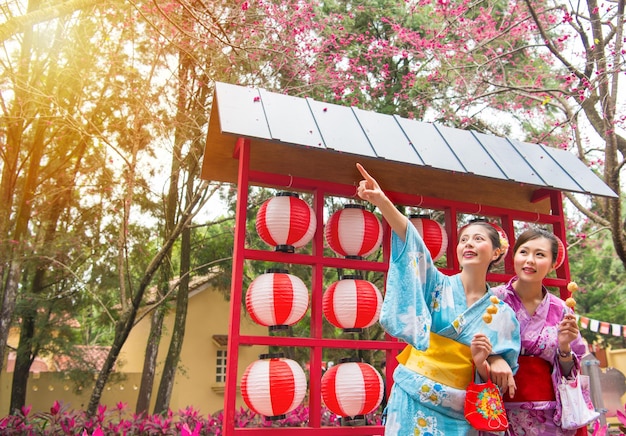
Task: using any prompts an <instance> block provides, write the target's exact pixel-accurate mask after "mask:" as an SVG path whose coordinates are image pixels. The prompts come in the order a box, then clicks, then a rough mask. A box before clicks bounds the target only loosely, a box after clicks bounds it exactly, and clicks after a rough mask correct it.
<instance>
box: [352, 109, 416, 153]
mask: <svg viewBox="0 0 626 436" xmlns="http://www.w3.org/2000/svg"><path fill="white" fill-rule="evenodd" d="M353 111H354V115H355V116H356V117H357V119H358V120H359V123H360V124H361V127H362V128H363V131H364V132H365V134H366V135H367V137H368V138H369V141H370V143H371V144H372V147H373V148H374V151H375V152H376V155H377V156H378V157H382V158H385V159H389V160H395V161H398V162H406V163H410V164H414V165H424V162H423V161H422V159H420V157H419V156H418V154H417V153H416V152H415V149H414V148H413V146H412V145H411V143H410V142H409V139H408V138H407V137H406V135H405V134H404V132H403V131H402V129H401V128H400V126H399V125H398V123H397V122H396V120H395V118H394V117H393V116H391V115H386V114H379V113H376V112H373V111H364V110H363V109H358V108H353Z"/></svg>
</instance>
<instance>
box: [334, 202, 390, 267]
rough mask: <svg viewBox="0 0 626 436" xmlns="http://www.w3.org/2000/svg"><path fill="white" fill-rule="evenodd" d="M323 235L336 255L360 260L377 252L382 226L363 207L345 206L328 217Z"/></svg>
mask: <svg viewBox="0 0 626 436" xmlns="http://www.w3.org/2000/svg"><path fill="white" fill-rule="evenodd" d="M324 235H325V237H326V242H327V243H328V246H329V247H330V249H331V250H333V251H334V252H335V253H336V254H338V255H339V256H344V257H348V258H359V259H360V258H364V257H367V256H369V255H370V254H372V253H373V252H375V251H376V250H378V248H379V247H380V244H381V243H382V240H383V226H382V224H381V223H380V220H379V219H378V217H376V215H374V214H373V213H372V212H370V211H368V210H365V206H363V205H360V204H347V205H346V206H344V208H343V209H341V210H339V211H337V212H335V213H333V214H332V215H331V216H330V218H329V219H328V222H327V223H326V229H325V231H324Z"/></svg>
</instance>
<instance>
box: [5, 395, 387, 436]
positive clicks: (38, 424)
mask: <svg viewBox="0 0 626 436" xmlns="http://www.w3.org/2000/svg"><path fill="white" fill-rule="evenodd" d="M367 418H368V424H379V423H380V419H379V417H378V416H377V415H372V416H370V415H368V417H367ZM308 419H309V408H308V407H306V406H300V407H298V408H296V409H295V410H293V411H292V412H291V413H289V414H288V415H287V416H286V417H285V419H282V420H269V419H266V418H264V417H262V416H260V415H258V414H256V413H254V412H252V411H251V410H248V409H244V408H241V409H240V410H239V411H237V413H236V415H235V426H236V427H239V428H243V427H305V426H307V425H308ZM223 421H224V414H223V412H219V413H216V414H214V415H209V416H207V417H204V416H202V415H201V414H200V413H199V412H198V411H197V410H195V409H194V408H193V407H187V408H186V409H184V410H179V411H178V413H177V414H174V413H173V412H172V411H171V410H170V411H168V412H167V413H165V414H155V415H147V414H140V415H137V414H130V413H129V412H128V411H127V410H126V404H125V403H121V402H120V403H118V404H117V405H116V407H115V409H113V410H110V411H107V408H106V406H99V407H98V412H97V413H96V415H95V416H87V414H86V413H85V412H84V411H82V410H73V409H70V408H69V407H66V406H65V405H64V404H63V403H61V402H59V401H55V402H54V404H53V405H52V407H51V408H50V412H40V413H32V414H31V407H24V408H22V410H20V411H19V412H17V413H15V414H13V415H8V416H6V417H4V418H1V419H0V434H2V435H4V436H18V435H19V436H52V435H55V436H56V435H72V436H76V435H80V436H109V435H110V436H113V435H115V436H118V435H120V436H123V435H128V436H131V435H133V436H134V435H142V436H143V435H145V436H152V435H180V436H208V435H215V436H221V435H222V423H223ZM322 425H323V426H336V425H339V419H338V417H337V416H336V415H334V414H333V413H331V412H330V411H328V410H327V409H323V410H322Z"/></svg>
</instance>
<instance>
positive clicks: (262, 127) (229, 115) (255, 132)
mask: <svg viewBox="0 0 626 436" xmlns="http://www.w3.org/2000/svg"><path fill="white" fill-rule="evenodd" d="M215 96H216V98H215V99H216V100H217V101H218V105H217V106H218V111H219V117H220V128H221V129H222V132H223V133H230V134H233V135H240V136H249V137H251V138H262V139H270V138H271V136H270V131H269V129H268V127H267V120H266V119H265V111H264V110H263V105H262V104H261V96H260V95H259V91H258V90H257V89H253V88H246V87H243V86H237V85H230V84H228V83H221V82H218V83H216V84H215Z"/></svg>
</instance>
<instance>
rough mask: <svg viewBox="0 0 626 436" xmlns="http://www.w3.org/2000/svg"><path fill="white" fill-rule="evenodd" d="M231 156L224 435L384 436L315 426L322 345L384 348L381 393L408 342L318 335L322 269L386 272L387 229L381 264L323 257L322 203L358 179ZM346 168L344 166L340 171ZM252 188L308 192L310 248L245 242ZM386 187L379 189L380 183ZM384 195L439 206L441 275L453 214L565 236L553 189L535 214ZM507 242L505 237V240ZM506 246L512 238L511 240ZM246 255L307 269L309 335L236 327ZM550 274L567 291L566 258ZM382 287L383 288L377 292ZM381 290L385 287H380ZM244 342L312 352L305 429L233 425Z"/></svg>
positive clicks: (377, 429) (352, 191) (370, 430)
mask: <svg viewBox="0 0 626 436" xmlns="http://www.w3.org/2000/svg"><path fill="white" fill-rule="evenodd" d="M235 157H236V158H238V160H239V161H238V177H237V196H238V197H237V198H238V202H237V206H236V217H235V237H234V252H233V268H232V281H231V297H230V330H229V336H228V348H227V368H226V387H225V397H224V427H223V431H224V435H225V436H231V435H233V434H242V433H246V434H247V433H259V434H261V433H266V434H269V433H271V434H289V435H300V434H311V435H313V434H315V435H383V433H384V427H383V426H381V425H369V426H335V427H325V426H322V424H321V406H322V396H321V377H322V361H323V350H324V349H327V348H336V349H340V348H342V349H351V350H359V349H368V350H384V351H385V352H386V366H385V373H386V380H388V381H390V383H387V386H386V389H387V395H388V394H389V392H390V389H391V380H392V374H393V371H394V369H395V367H396V365H397V362H396V360H395V355H396V354H397V353H398V352H399V351H401V349H403V348H404V346H405V345H406V344H405V343H402V342H399V341H398V340H396V339H395V338H393V337H391V336H388V335H387V336H386V337H385V339H384V340H359V339H331V338H324V337H322V326H323V313H322V297H323V291H324V288H323V285H324V284H323V277H324V269H325V268H344V269H352V270H358V271H370V272H380V273H382V274H383V275H386V273H387V269H388V264H389V257H390V252H389V249H390V248H389V247H390V244H389V242H390V228H389V226H388V225H387V224H386V223H385V222H384V220H383V221H382V223H383V238H382V248H381V250H382V254H383V256H382V258H383V260H382V261H380V262H379V261H371V260H367V259H348V258H340V257H336V256H335V257H333V256H325V255H324V234H323V223H324V200H325V198H327V197H342V198H347V199H355V201H356V200H359V199H358V197H357V196H356V183H357V182H358V180H355V184H354V185H346V184H340V183H332V182H328V181H324V180H316V179H307V178H300V177H293V176H291V175H288V174H275V173H266V172H262V171H255V170H253V169H251V168H250V142H249V141H248V140H244V139H240V140H239V141H237V147H236V149H235ZM346 171H350V169H349V168H346ZM251 186H264V187H270V188H275V189H279V190H292V191H296V192H306V193H310V194H312V202H313V205H312V209H313V211H314V213H315V214H316V219H317V229H316V231H315V234H314V236H313V238H312V240H311V242H310V244H311V250H310V251H311V253H310V254H306V253H297V252H294V253H285V252H279V251H270V250H257V249H251V248H248V247H246V245H245V241H246V237H245V236H246V228H247V226H246V224H247V222H246V221H247V218H246V217H247V212H248V195H249V191H250V189H249V188H250V187H251ZM383 189H384V187H383ZM386 193H387V195H388V196H389V198H390V199H391V200H392V202H393V203H394V204H396V205H402V206H406V207H407V208H420V209H430V210H437V211H443V213H444V215H445V228H446V229H447V236H448V240H449V241H451V242H450V243H449V244H448V247H447V251H446V263H447V267H445V268H440V270H441V271H442V272H443V273H445V274H454V273H456V272H458V271H459V264H458V260H457V259H456V254H455V245H456V244H454V243H452V241H456V240H457V224H458V221H459V218H458V217H459V216H463V215H474V216H478V215H479V216H486V217H489V218H490V219H498V220H499V221H500V222H501V227H502V228H503V230H504V231H505V232H506V233H507V235H513V234H514V232H513V230H514V224H513V223H514V221H523V222H530V223H538V224H543V225H550V226H552V229H553V232H554V233H555V234H556V235H557V236H558V237H560V238H561V239H563V240H564V237H565V225H564V216H563V212H562V210H563V208H562V202H561V195H560V192H558V191H550V190H546V191H545V192H544V193H543V195H544V196H543V197H541V198H538V200H541V199H543V198H545V197H546V196H547V197H549V199H550V204H551V210H552V214H539V213H535V212H527V211H517V210H512V209H504V208H498V207H492V206H488V205H476V204H471V203H463V202H459V201H450V200H444V199H441V198H434V197H431V198H429V197H424V196H415V195H408V194H403V193H399V192H388V191H386ZM509 239H511V238H509ZM510 243H511V245H512V244H513V241H512V240H510ZM510 251H511V250H509V253H508V254H507V257H506V258H505V263H504V272H500V273H490V274H489V275H488V277H487V279H488V281H490V282H504V281H507V280H508V279H509V278H510V277H511V275H512V271H513V265H512V256H511V253H510ZM245 260H258V261H267V262H273V263H285V264H300V265H308V266H310V267H311V269H312V271H311V300H310V319H311V325H310V337H304V338H303V337H285V336H258V335H244V334H242V333H241V331H240V327H241V325H240V322H241V315H242V313H241V312H242V296H243V265H244V261H245ZM556 276H557V277H555V278H548V279H546V280H545V284H546V285H547V286H555V287H559V288H560V290H561V296H562V297H563V296H566V295H567V290H566V287H567V282H568V279H569V267H568V263H567V262H564V263H563V265H561V267H560V268H558V269H557V273H556ZM381 291H382V290H381ZM383 293H384V292H383ZM245 345H262V346H268V347H270V346H275V347H307V348H309V349H310V373H309V375H310V378H309V380H310V381H309V385H308V406H309V426H308V427H271V428H236V427H235V422H234V415H235V403H236V397H237V390H238V383H239V377H238V358H239V347H240V346H245Z"/></svg>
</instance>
